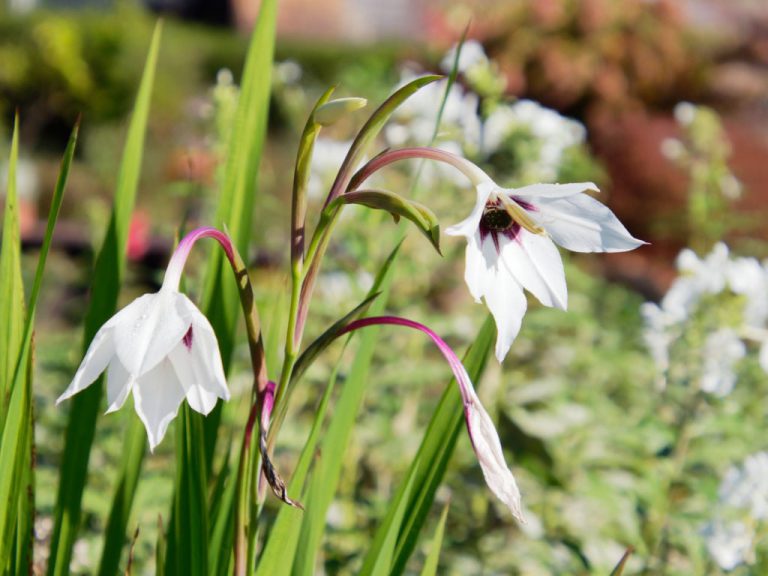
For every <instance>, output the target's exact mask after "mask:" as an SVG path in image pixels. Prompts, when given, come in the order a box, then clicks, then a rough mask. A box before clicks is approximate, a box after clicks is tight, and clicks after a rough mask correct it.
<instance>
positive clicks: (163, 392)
mask: <svg viewBox="0 0 768 576" xmlns="http://www.w3.org/2000/svg"><path fill="white" fill-rule="evenodd" d="M184 396H185V392H184V388H183V387H182V386H181V383H180V382H179V379H178V377H177V376H176V372H175V371H174V370H173V366H172V365H171V363H170V361H169V360H167V359H165V360H163V361H161V362H160V363H159V364H157V365H156V366H155V367H154V368H152V370H150V371H149V372H147V373H146V374H144V375H142V376H141V377H140V378H139V379H138V380H137V381H136V384H134V386H133V398H134V401H135V406H136V413H137V414H138V415H139V418H141V421H142V422H143V423H144V427H145V428H146V429H147V437H148V438H149V449H150V450H152V451H154V450H155V446H157V445H158V444H159V443H160V441H161V440H162V439H163V436H165V432H166V430H168V425H169V424H170V423H171V421H172V420H173V419H174V418H175V417H176V414H177V413H178V411H179V406H180V405H181V403H182V402H183V400H184Z"/></svg>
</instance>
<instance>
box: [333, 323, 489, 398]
mask: <svg viewBox="0 0 768 576" xmlns="http://www.w3.org/2000/svg"><path fill="white" fill-rule="evenodd" d="M382 324H385V325H386V324H390V325H395V326H406V327H408V328H413V329H415V330H419V331H420V332H423V333H424V334H426V335H427V336H429V337H430V338H431V339H432V342H434V343H435V345H436V346H437V348H438V349H439V350H440V352H441V353H442V354H443V357H445V359H446V360H447V361H448V365H449V366H450V367H451V371H452V372H453V375H454V376H455V377H456V383H457V384H458V385H459V391H460V392H461V399H462V402H463V403H464V406H465V409H466V407H467V405H471V404H472V403H473V402H474V387H473V386H472V381H471V380H470V378H469V374H467V371H466V369H465V368H464V365H463V364H462V363H461V360H459V357H458V356H456V353H455V352H454V351H453V349H452V348H451V347H450V346H448V344H446V342H445V340H443V339H442V338H440V336H438V335H437V334H436V333H435V332H434V331H432V330H431V329H430V328H428V327H427V326H425V325H424V324H421V323H419V322H415V321H413V320H408V319H407V318H400V317H399V316H372V317H370V318H361V319H359V320H354V321H353V322H350V323H349V324H347V325H346V326H345V327H344V328H343V329H342V330H341V331H340V332H339V334H338V335H339V336H341V335H343V334H346V333H348V332H353V331H355V330H358V329H360V328H365V327H366V326H377V325H382Z"/></svg>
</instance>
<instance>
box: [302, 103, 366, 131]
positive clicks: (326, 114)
mask: <svg viewBox="0 0 768 576" xmlns="http://www.w3.org/2000/svg"><path fill="white" fill-rule="evenodd" d="M366 104H368V100H366V99H365V98H337V99H336V100H331V101H330V102H327V103H326V104H323V105H322V106H320V107H319V108H318V109H317V110H316V111H315V122H317V123H318V124H320V125H321V126H330V125H331V124H335V123H336V122H338V121H339V120H341V119H342V118H343V117H344V116H345V115H347V114H348V113H350V112H354V111H355V110H360V108H363V107H365V105H366Z"/></svg>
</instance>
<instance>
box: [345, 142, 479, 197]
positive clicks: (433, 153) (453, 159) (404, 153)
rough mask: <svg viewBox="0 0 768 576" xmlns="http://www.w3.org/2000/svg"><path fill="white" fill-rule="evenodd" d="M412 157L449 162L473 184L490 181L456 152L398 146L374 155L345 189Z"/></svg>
mask: <svg viewBox="0 0 768 576" xmlns="http://www.w3.org/2000/svg"><path fill="white" fill-rule="evenodd" d="M413 158H423V159H426V160H435V161H437V162H443V163H445V164H449V165H451V166H453V167H454V168H456V169H457V170H458V171H459V172H461V173H462V174H464V176H466V177H467V178H468V179H469V180H470V182H472V184H473V185H475V186H477V185H478V184H481V183H483V182H488V181H491V177H490V176H488V174H486V173H485V172H484V171H483V170H482V169H480V168H479V167H478V166H476V165H475V164H473V163H472V162H470V161H469V160H467V159H466V158H464V157H462V156H458V155H457V154H453V153H452V152H448V151H446V150H441V149H439V148H432V147H430V146H417V147H413V148H400V149H399V150H386V151H384V152H382V153H381V154H379V155H378V156H375V157H374V158H372V159H371V160H370V161H368V163H366V164H365V166H363V167H362V168H360V170H358V171H357V173H355V175H354V176H353V177H352V179H351V180H350V181H349V185H348V186H347V191H349V190H355V189H357V188H359V187H360V185H361V184H362V183H363V182H364V181H365V180H367V179H368V178H369V177H370V176H371V175H372V174H373V173H374V172H377V171H378V170H381V169H382V168H384V167H385V166H388V165H389V164H392V163H394V162H399V161H401V160H410V159H413Z"/></svg>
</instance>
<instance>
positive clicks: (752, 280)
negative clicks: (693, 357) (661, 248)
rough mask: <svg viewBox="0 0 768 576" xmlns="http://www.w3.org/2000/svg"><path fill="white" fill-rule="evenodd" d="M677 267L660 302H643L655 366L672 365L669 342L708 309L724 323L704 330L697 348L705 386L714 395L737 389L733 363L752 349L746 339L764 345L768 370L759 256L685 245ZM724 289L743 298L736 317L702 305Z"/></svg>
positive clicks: (767, 274) (766, 307)
mask: <svg viewBox="0 0 768 576" xmlns="http://www.w3.org/2000/svg"><path fill="white" fill-rule="evenodd" d="M677 268H678V271H679V272H680V276H678V278H677V279H676V280H675V281H674V283H673V284H672V286H671V287H670V289H669V291H668V292H667V294H666V295H665V296H664V298H663V299H662V301H661V302H660V303H659V304H655V303H651V302H648V303H645V304H643V306H642V307H641V314H642V316H643V320H644V322H645V329H644V331H643V339H644V340H645V344H646V347H647V348H648V351H649V352H650V354H651V357H652V358H653V360H654V362H655V363H656V367H657V369H658V370H659V371H660V372H661V373H665V372H666V371H667V370H668V369H669V367H670V353H671V347H672V346H673V344H674V343H675V342H676V341H677V340H678V339H680V338H681V337H683V336H684V335H685V333H686V330H689V329H691V326H692V325H693V317H694V316H695V315H696V314H697V313H705V314H708V315H710V316H711V317H712V318H713V319H716V320H717V321H718V322H720V323H721V325H720V326H719V327H717V328H716V329H714V330H712V332H711V333H710V334H708V335H706V337H705V339H704V344H703V345H702V348H701V350H700V351H699V352H700V354H699V356H700V358H701V364H700V366H699V369H700V376H699V382H700V386H701V389H702V390H704V391H705V392H708V393H710V394H714V395H716V396H726V395H728V394H729V393H730V392H731V390H733V386H734V385H735V383H736V374H735V372H734V368H735V366H736V363H737V362H738V361H740V360H741V359H742V358H744V357H745V356H746V355H747V351H748V348H747V346H746V345H745V340H747V341H753V342H755V343H756V344H758V345H759V346H760V351H759V355H758V360H759V362H760V365H761V367H762V368H763V370H765V371H766V372H767V373H768V329H766V322H768V265H766V264H761V263H760V262H759V261H758V260H756V259H755V258H744V257H740V258H732V257H731V256H730V254H729V250H728V247H727V246H726V245H725V244H723V243H722V242H720V243H718V244H716V245H715V246H714V247H713V249H712V251H711V252H710V253H709V254H708V255H707V256H705V257H703V258H699V257H698V256H697V255H696V253H695V252H693V251H692V250H689V249H685V250H683V251H682V252H681V253H680V255H679V256H678V258H677ZM725 293H731V294H734V295H737V296H741V297H743V300H744V304H743V308H742V309H741V311H740V313H739V314H738V316H737V317H733V315H731V317H729V318H727V319H726V318H724V317H718V316H717V315H716V313H717V309H716V308H712V307H711V306H710V307H709V308H708V309H703V308H702V299H703V298H705V297H706V296H717V295H719V294H725ZM721 316H723V315H721ZM662 386H663V382H662Z"/></svg>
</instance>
